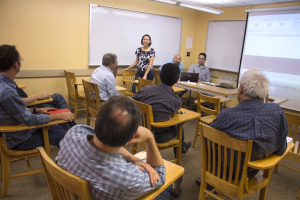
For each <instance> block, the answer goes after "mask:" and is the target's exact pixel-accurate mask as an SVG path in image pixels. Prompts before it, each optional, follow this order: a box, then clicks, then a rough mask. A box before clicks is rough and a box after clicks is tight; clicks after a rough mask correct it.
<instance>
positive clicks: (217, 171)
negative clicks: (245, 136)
mask: <svg viewBox="0 0 300 200" xmlns="http://www.w3.org/2000/svg"><path fill="white" fill-rule="evenodd" d="M200 137H201V138H200V140H201V162H202V164H201V165H202V169H201V170H202V171H201V186H200V195H199V200H204V199H205V198H206V197H207V196H212V197H214V198H216V199H222V198H220V197H224V196H225V197H227V198H229V199H233V198H235V199H243V198H245V197H246V196H248V195H250V194H253V193H255V192H256V191H258V190H260V197H259V199H260V200H262V199H265V198H266V193H267V189H268V185H269V183H270V179H271V175H272V169H273V167H274V166H275V165H276V164H277V163H278V162H279V161H280V160H281V159H282V158H283V157H284V156H285V155H286V154H287V153H288V152H289V150H290V149H291V148H293V147H294V144H293V143H288V148H287V151H286V152H285V154H284V155H282V156H278V155H274V154H272V155H269V156H267V157H266V158H263V159H260V160H256V161H251V162H250V157H251V151H252V143H253V142H252V141H251V140H237V139H235V138H232V137H230V136H228V135H227V134H226V133H224V132H221V131H218V130H216V129H214V128H211V127H209V126H207V125H205V124H201V125H200ZM216 145H217V146H216ZM229 151H230V152H229ZM222 153H223V156H224V157H223V158H224V159H223V160H222V159H221V156H220V155H221V154H222ZM234 154H235V155H236V158H237V159H236V162H235V161H234ZM242 154H244V155H245V160H244V163H243V165H242V166H241V162H242V161H241V156H242ZM228 166H229V167H228ZM234 166H236V168H235V169H234ZM248 167H251V168H253V169H259V170H264V173H263V174H262V173H258V174H257V175H256V176H255V177H253V178H250V179H249V178H248V177H247V170H248ZM221 168H223V172H221V171H222V170H221ZM233 175H234V177H233ZM239 176H240V177H241V178H240V180H239ZM207 183H209V184H210V185H212V186H213V187H214V189H213V190H212V191H208V190H207V189H206V187H207ZM215 191H217V193H218V194H220V197H219V196H217V195H216V194H214V192H215ZM229 195H230V196H229Z"/></svg>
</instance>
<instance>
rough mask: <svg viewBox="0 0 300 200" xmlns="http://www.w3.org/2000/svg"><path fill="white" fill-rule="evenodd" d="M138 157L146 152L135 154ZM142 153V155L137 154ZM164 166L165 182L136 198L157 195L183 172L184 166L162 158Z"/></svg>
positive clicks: (143, 199)
mask: <svg viewBox="0 0 300 200" xmlns="http://www.w3.org/2000/svg"><path fill="white" fill-rule="evenodd" d="M136 155H137V157H138V158H141V159H143V158H146V152H140V153H138V154H136ZM139 155H143V156H139ZM163 161H164V164H165V167H166V182H165V184H164V185H163V186H160V187H158V188H156V189H155V190H153V191H151V192H149V193H148V194H145V195H144V196H142V197H140V198H138V200H149V199H154V198H155V197H156V196H157V195H159V194H160V193H161V192H162V191H164V190H165V189H166V188H167V187H168V186H169V185H171V184H172V183H173V182H174V181H176V180H177V179H178V178H179V177H180V176H181V175H182V174H183V173H184V168H183V167H181V166H179V165H176V164H174V163H171V162H170V161H167V160H163Z"/></svg>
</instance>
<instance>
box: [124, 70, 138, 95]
mask: <svg viewBox="0 0 300 200" xmlns="http://www.w3.org/2000/svg"><path fill="white" fill-rule="evenodd" d="M122 74H123V84H124V87H125V88H127V90H126V91H124V93H125V96H126V97H131V96H132V95H133V94H134V93H133V92H132V84H136V86H137V84H138V81H134V78H135V75H136V71H132V70H128V71H124V70H123V72H122ZM136 88H137V87H136ZM137 89H138V88H137Z"/></svg>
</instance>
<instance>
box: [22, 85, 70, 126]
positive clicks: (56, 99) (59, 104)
mask: <svg viewBox="0 0 300 200" xmlns="http://www.w3.org/2000/svg"><path fill="white" fill-rule="evenodd" d="M16 89H17V91H18V94H19V95H20V96H21V97H22V100H23V101H24V103H25V105H28V104H30V103H32V102H35V101H38V100H43V99H49V98H52V99H53V101H52V102H48V103H42V104H38V105H36V106H35V107H36V108H47V107H48V108H56V109H66V108H67V109H69V110H70V108H69V106H68V103H67V102H66V100H65V98H64V97H63V96H62V95H61V94H58V93H54V94H52V95H50V94H48V93H43V94H40V95H35V96H31V97H28V95H27V94H26V93H25V92H24V90H23V89H21V88H19V87H18V86H17V88H16ZM35 110H36V109H34V108H33V114H36V113H35ZM59 125H60V126H62V127H63V128H64V129H65V130H69V129H70V128H71V127H72V126H75V125H76V123H75V121H74V120H72V122H67V123H63V124H59Z"/></svg>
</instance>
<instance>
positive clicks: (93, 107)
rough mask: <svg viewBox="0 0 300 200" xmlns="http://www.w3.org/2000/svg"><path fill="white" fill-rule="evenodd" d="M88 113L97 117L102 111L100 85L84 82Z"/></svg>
mask: <svg viewBox="0 0 300 200" xmlns="http://www.w3.org/2000/svg"><path fill="white" fill-rule="evenodd" d="M82 83H83V88H84V94H85V102H86V107H87V112H88V113H90V114H91V115H92V116H94V117H96V115H97V114H98V112H99V111H100V109H101V102H100V94H99V88H98V85H97V84H95V83H91V82H89V81H85V80H82Z"/></svg>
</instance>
